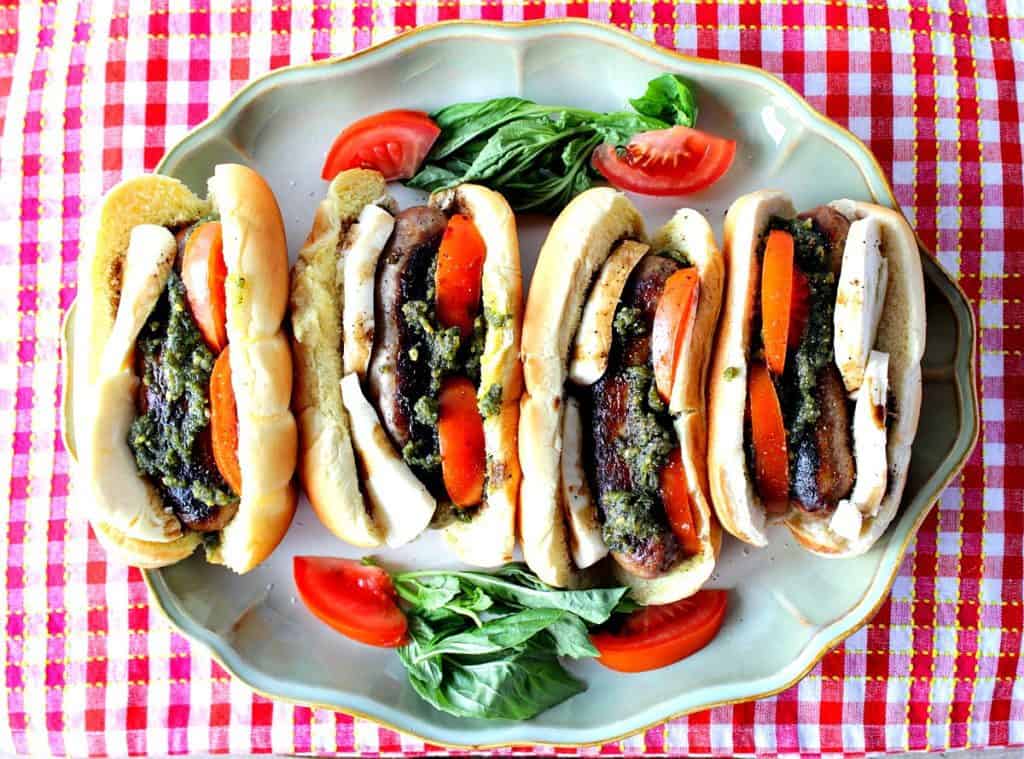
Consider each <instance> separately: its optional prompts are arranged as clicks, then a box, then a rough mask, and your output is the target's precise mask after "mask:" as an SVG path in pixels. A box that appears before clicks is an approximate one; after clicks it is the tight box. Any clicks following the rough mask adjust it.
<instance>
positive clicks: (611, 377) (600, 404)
mask: <svg viewBox="0 0 1024 759" xmlns="http://www.w3.org/2000/svg"><path fill="white" fill-rule="evenodd" d="M678 269H679V264H677V263H676V262H675V261H672V260H670V259H668V258H664V257H662V256H650V255H649V256H645V257H644V258H643V260H642V261H640V263H639V264H637V266H636V269H635V270H634V271H633V274H632V275H631V276H630V279H629V282H627V283H626V288H625V290H624V291H623V294H622V303H623V305H625V306H627V307H631V308H638V309H640V312H641V318H642V319H643V324H644V330H643V331H642V333H641V334H640V335H636V336H632V337H630V338H628V339H627V340H626V341H625V343H624V345H622V348H621V350H615V351H614V352H613V354H612V356H611V357H610V358H609V366H608V371H607V372H606V373H605V376H604V377H602V378H601V379H600V380H598V381H597V382H596V383H595V384H594V385H593V387H592V391H591V409H592V413H591V417H590V418H591V429H592V433H593V446H594V449H593V454H594V460H595V467H594V472H595V475H594V477H595V481H596V483H595V484H596V486H597V488H596V490H597V494H598V503H601V502H602V499H603V498H604V496H605V494H607V493H611V492H614V491H627V492H628V491H631V490H633V488H634V483H633V479H632V475H631V474H630V471H629V467H628V466H627V465H626V462H625V461H624V460H623V458H622V456H621V455H620V454H619V444H618V439H619V437H620V435H621V434H622V433H623V428H624V427H625V425H626V421H627V419H628V416H629V408H628V400H629V384H628V381H627V378H626V370H627V369H628V368H629V367H634V366H646V365H649V364H650V360H651V329H652V326H653V324H654V314H655V312H656V311H657V308H658V299H659V298H660V297H661V293H662V291H663V290H664V289H665V281H666V280H667V279H668V278H669V277H670V276H671V275H672V274H673V273H674V272H675V271H676V270H678ZM661 526H662V529H661V530H659V531H658V533H657V534H656V535H655V536H654V537H650V538H645V539H637V540H636V541H635V542H634V544H633V545H631V546H630V547H629V549H628V550H626V551H613V552H612V556H613V557H614V558H615V560H616V561H617V562H618V563H619V564H620V565H621V566H623V567H624V568H625V569H627V570H628V571H630V572H631V573H633V574H635V575H637V576H640V577H657V576H658V575H660V574H664V573H665V572H667V571H668V570H669V569H671V567H672V566H673V565H674V564H675V563H676V561H677V560H678V559H679V555H680V547H679V542H678V541H677V540H676V537H675V535H674V534H673V533H672V530H671V529H670V528H669V526H668V524H667V523H663V524H662V525H661Z"/></svg>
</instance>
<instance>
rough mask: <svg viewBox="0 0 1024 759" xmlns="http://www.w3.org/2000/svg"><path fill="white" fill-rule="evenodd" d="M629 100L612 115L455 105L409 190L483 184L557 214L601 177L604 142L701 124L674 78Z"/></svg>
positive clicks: (519, 102) (520, 206) (502, 101)
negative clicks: (596, 164) (596, 155)
mask: <svg viewBox="0 0 1024 759" xmlns="http://www.w3.org/2000/svg"><path fill="white" fill-rule="evenodd" d="M629 102H630V105H631V106H632V107H633V110H632V111H614V112H611V113H598V112H595V111H588V110H585V109H582V108H570V107H567V106H549V105H538V104H537V103H534V102H533V101H530V100H525V99H523V98H517V97H503V98H495V99H493V100H485V101H483V102H478V103H457V104H455V105H450V106H448V107H446V108H442V109H441V110H440V111H437V112H436V113H434V114H432V118H433V119H434V121H435V122H436V123H437V125H438V126H439V127H440V128H441V134H440V136H439V137H438V139H437V142H435V143H434V147H433V148H432V149H431V151H430V153H429V155H428V156H427V159H426V162H425V163H424V164H423V166H422V167H421V168H420V171H419V172H418V173H417V174H416V175H415V176H414V177H413V178H412V179H411V180H409V182H408V184H409V185H410V186H412V187H416V188H419V189H421V190H428V191H430V192H433V191H435V190H440V189H444V188H447V187H454V186H455V185H457V184H462V183H464V182H476V183H479V184H483V185H486V186H488V187H490V188H492V189H494V190H497V191H498V192H500V193H502V194H503V195H504V196H505V198H506V199H507V200H508V202H509V204H510V205H511V206H512V208H513V209H515V210H516V211H540V212H549V213H556V212H558V211H560V210H561V209H562V208H563V207H564V206H565V205H566V204H568V202H569V201H570V200H572V198H573V197H575V196H576V195H578V194H579V193H581V192H583V191H584V190H586V189H588V188H589V187H591V185H592V184H593V182H594V181H595V180H599V179H600V178H601V177H600V175H599V174H598V173H597V172H596V171H595V170H594V169H593V168H592V167H591V165H590V156H591V154H592V153H593V152H594V148H596V147H597V146H598V145H600V144H601V143H603V142H607V143H611V144H613V145H625V144H626V143H627V142H629V139H630V138H631V137H632V136H633V135H634V134H636V133H637V132H646V131H650V130H653V129H667V128H669V127H671V126H677V125H681V126H687V127H692V126H693V125H694V124H695V123H696V121H697V101H696V98H695V97H694V95H693V91H692V90H691V89H690V88H689V87H688V86H687V84H686V83H685V82H684V81H683V79H682V78H681V77H679V76H677V75H674V74H662V75H661V76H659V77H657V78H655V79H652V80H651V81H650V82H648V83H647V90H646V92H644V94H643V95H642V96H641V97H639V98H634V99H633V100H630V101H629Z"/></svg>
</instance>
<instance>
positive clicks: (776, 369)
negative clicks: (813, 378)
mask: <svg viewBox="0 0 1024 759" xmlns="http://www.w3.org/2000/svg"><path fill="white" fill-rule="evenodd" d="M794 271H795V269H794V267H793V236H792V235H790V234H789V233H788V232H783V231H782V230H780V229H773V230H772V231H771V232H769V233H768V240H767V242H765V246H764V262H763V264H762V266H761V336H762V339H763V340H764V357H765V361H766V362H767V363H768V368H769V369H771V370H772V372H773V373H774V374H775V375H776V376H779V375H781V374H782V371H783V369H784V368H785V365H786V347H787V346H788V345H789V316H790V313H791V310H792V304H793V272H794Z"/></svg>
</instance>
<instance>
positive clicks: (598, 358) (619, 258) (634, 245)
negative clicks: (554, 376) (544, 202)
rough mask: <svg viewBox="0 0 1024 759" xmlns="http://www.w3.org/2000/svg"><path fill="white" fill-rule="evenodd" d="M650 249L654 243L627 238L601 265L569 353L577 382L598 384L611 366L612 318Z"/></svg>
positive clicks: (570, 371) (574, 378) (570, 376)
mask: <svg viewBox="0 0 1024 759" xmlns="http://www.w3.org/2000/svg"><path fill="white" fill-rule="evenodd" d="M648 250H650V247H649V246H647V245H644V244H643V243H640V242H636V241H635V240H624V241H622V242H621V243H619V246H618V247H617V248H615V250H613V251H612V254H611V255H610V256H608V258H607V260H606V261H605V262H604V266H602V267H601V272H600V273H599V274H598V275H597V281H596V282H594V286H593V288H592V289H591V291H590V297H588V298H587V303H586V305H585V306H584V307H583V315H582V317H581V318H580V326H579V328H578V329H577V330H576V339H575V341H574V344H573V350H572V355H571V356H570V357H569V379H571V380H572V381H573V382H575V383H576V384H577V385H592V384H594V383H595V382H597V381H598V380H599V379H601V376H602V375H603V374H604V372H605V370H606V369H607V368H608V354H609V352H610V351H611V348H612V322H613V321H614V320H615V309H616V308H617V307H618V305H619V299H620V298H621V297H622V288H624V287H625V286H626V280H628V279H629V275H630V273H631V272H632V271H633V268H634V267H635V266H636V265H637V263H639V262H640V259H641V258H643V257H644V254H645V253H647V251H648Z"/></svg>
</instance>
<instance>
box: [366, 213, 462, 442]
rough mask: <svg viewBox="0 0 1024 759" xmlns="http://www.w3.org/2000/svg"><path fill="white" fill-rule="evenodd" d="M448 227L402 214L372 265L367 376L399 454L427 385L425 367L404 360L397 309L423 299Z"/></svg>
mask: <svg viewBox="0 0 1024 759" xmlns="http://www.w3.org/2000/svg"><path fill="white" fill-rule="evenodd" d="M447 223H448V220H447V218H446V217H445V215H444V214H443V213H442V212H441V211H439V210H438V209H436V208H433V207H430V206H414V207H413V208H407V209H406V210H404V211H402V212H401V213H400V214H398V215H397V216H396V217H395V229H394V232H393V233H392V235H391V239H390V240H389V241H388V244H387V247H385V248H384V251H383V253H382V254H381V257H380V262H379V263H378V265H377V282H376V293H377V298H376V302H375V305H374V321H375V323H376V327H377V329H376V335H375V339H374V345H373V351H372V354H371V356H370V367H369V372H368V373H367V376H368V380H369V389H370V395H371V396H372V400H373V403H374V405H375V406H376V407H377V409H378V411H379V412H380V415H381V422H382V423H383V425H384V429H386V430H387V432H388V435H389V436H390V437H391V440H392V442H393V443H394V444H395V445H396V446H397V447H398V448H399V449H401V448H403V447H404V446H405V445H406V443H408V442H409V440H410V439H411V437H412V405H413V403H414V402H415V401H416V399H417V398H419V397H420V396H421V395H423V393H424V391H425V388H426V387H427V385H428V383H429V379H430V368H429V367H428V366H427V365H426V362H423V361H420V362H416V361H413V360H412V359H411V358H410V356H409V350H408V349H409V348H410V347H411V346H412V345H413V344H414V343H415V342H416V336H415V335H414V334H413V333H412V331H411V330H410V329H409V327H408V325H407V324H406V322H405V319H404V318H403V316H402V306H403V305H404V304H406V303H408V302H409V301H413V300H422V299H424V298H426V296H427V289H428V287H429V286H430V284H431V283H430V282H429V281H428V277H429V275H430V270H431V264H432V263H433V260H434V257H435V255H436V253H437V247H438V245H439V244H440V240H441V236H442V235H443V234H444V229H445V226H446V225H447Z"/></svg>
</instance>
